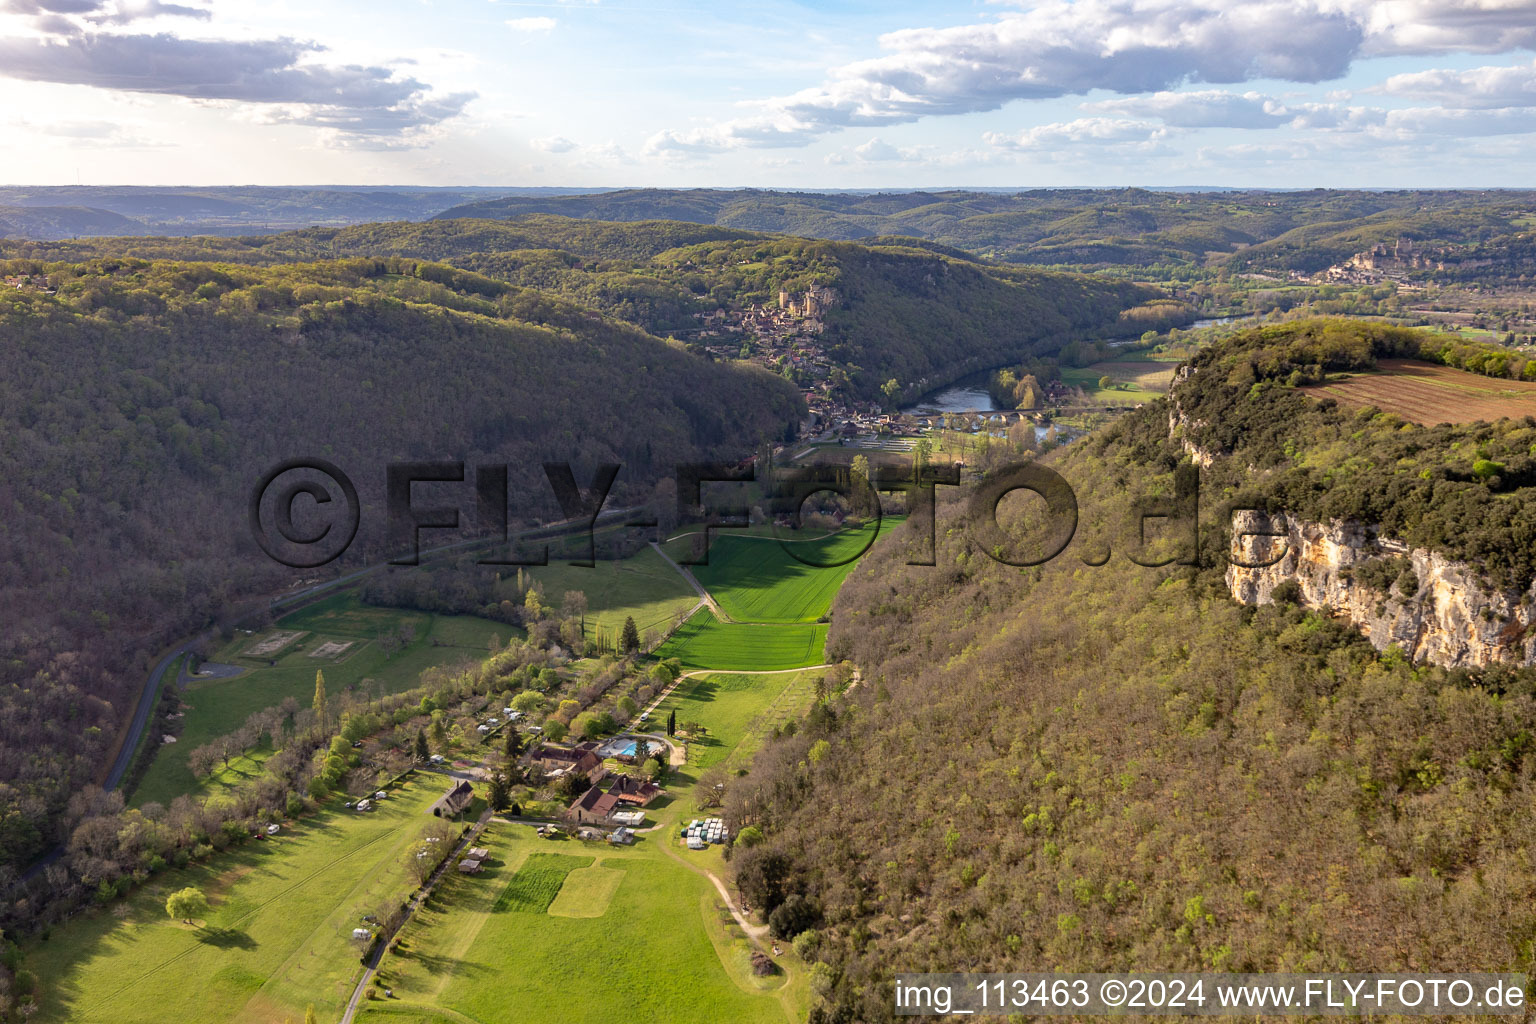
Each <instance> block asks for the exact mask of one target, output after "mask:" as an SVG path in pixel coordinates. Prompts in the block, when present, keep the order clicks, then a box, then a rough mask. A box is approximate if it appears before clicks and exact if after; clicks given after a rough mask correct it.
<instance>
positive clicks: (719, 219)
mask: <svg viewBox="0 0 1536 1024" xmlns="http://www.w3.org/2000/svg"><path fill="white" fill-rule="evenodd" d="M1533 201H1536V196H1533V194H1532V193H1529V192H1512V191H1502V192H1501V191H1492V192H1491V191H1471V190H1468V191H1432V192H1426V191H1346V190H1328V189H1314V190H1308V191H1279V192H1272V191H1263V190H1247V191H1237V190H1232V191H1201V192H1182V191H1153V190H1149V189H1139V188H1125V189H1034V190H1026V191H1019V192H1011V193H1007V192H974V191H965V190H956V191H947V192H882V193H875V194H853V193H819V192H775V191H767V190H761V189H742V190H722V189H683V190H668V189H626V190H621V191H617V192H607V193H599V194H593V195H568V196H540V197H526V196H508V197H502V198H497V199H487V200H481V201H477V202H473V203H467V204H464V205H462V206H457V207H452V208H450V209H447V210H444V211H443V212H441V213H439V214H438V215H437V216H438V217H439V218H441V219H458V218H463V217H479V218H492V219H501V218H508V217H517V216H521V215H524V214H529V213H554V214H560V215H562V216H569V217H584V218H585V217H590V218H595V219H600V220H620V221H632V220H649V219H652V218H656V217H666V218H669V219H674V220H685V221H691V222H694V223H699V224H715V225H720V226H725V227H734V228H742V229H746V230H754V231H778V232H785V233H789V234H796V235H804V236H809V237H814V238H833V239H867V238H870V237H872V236H877V235H905V236H911V237H916V238H922V239H926V240H930V241H934V242H939V243H942V244H945V245H948V246H952V247H954V248H957V249H962V250H965V251H967V252H970V253H973V254H978V255H985V256H989V257H994V258H997V259H1000V260H1006V261H1009V262H1019V263H1031V264H1037V265H1052V264H1071V265H1077V266H1115V265H1129V266H1136V267H1147V266H1153V265H1156V264H1161V263H1172V264H1194V265H1207V264H1214V265H1216V266H1222V265H1225V266H1226V267H1227V268H1228V269H1231V270H1235V271H1245V270H1247V271H1252V270H1271V271H1274V270H1278V271H1284V270H1292V269H1295V270H1307V271H1313V270H1318V269H1321V268H1322V267H1326V266H1328V265H1330V264H1331V263H1334V262H1337V261H1338V260H1341V259H1343V258H1346V257H1348V256H1349V255H1351V254H1352V253H1354V252H1357V251H1359V250H1360V249H1362V248H1369V246H1370V245H1371V244H1372V243H1374V242H1377V241H1385V240H1390V239H1395V238H1396V237H1398V236H1400V235H1401V236H1406V237H1410V238H1413V239H1415V240H1418V241H1425V242H1436V241H1451V242H1466V241H1479V240H1487V239H1488V238H1490V237H1493V236H1495V235H1515V234H1519V233H1521V232H1522V231H1524V230H1526V229H1525V228H1523V224H1524V220H1523V218H1525V217H1526V216H1527V215H1528V213H1529V211H1530V209H1531V208H1532V204H1533Z"/></svg>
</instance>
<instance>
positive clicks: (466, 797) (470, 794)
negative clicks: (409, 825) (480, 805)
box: [432, 779, 475, 818]
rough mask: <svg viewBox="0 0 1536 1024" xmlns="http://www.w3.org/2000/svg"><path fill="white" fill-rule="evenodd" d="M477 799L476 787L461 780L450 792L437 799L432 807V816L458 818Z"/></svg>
mask: <svg viewBox="0 0 1536 1024" xmlns="http://www.w3.org/2000/svg"><path fill="white" fill-rule="evenodd" d="M474 799H475V787H473V786H471V785H470V784H469V783H467V782H465V781H464V780H463V779H460V780H459V782H458V784H457V785H455V786H454V787H453V788H452V789H450V790H448V792H446V793H444V794H443V795H442V796H440V797H438V798H437V801H436V802H435V803H433V805H432V816H433V817H436V818H456V817H458V816H459V815H460V814H462V813H463V812H464V810H465V809H466V808H468V807H469V805H470V804H471V803H472V802H473V801H474Z"/></svg>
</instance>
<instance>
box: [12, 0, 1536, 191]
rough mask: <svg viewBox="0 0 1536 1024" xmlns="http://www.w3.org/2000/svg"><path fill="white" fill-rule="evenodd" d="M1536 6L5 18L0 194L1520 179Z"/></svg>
mask: <svg viewBox="0 0 1536 1024" xmlns="http://www.w3.org/2000/svg"><path fill="white" fill-rule="evenodd" d="M1533 157H1536V0H1375V2H1371V0H1258V2H1240V3H1229V2H1219V0H1072V2H1033V0H1017V2H966V0H961V2H952V3H919V2H914V0H882V2H874V0H869V2H866V0H832V2H828V3H803V4H802V3H794V2H790V0H755V2H753V3H750V4H732V3H723V2H722V3H696V2H692V0H634V2H630V0H569V2H560V0H550V2H528V3H524V2H502V0H369V2H366V3H364V2H351V0H348V2H335V0H332V2H328V0H306V2H298V0H262V2H259V3H253V2H250V0H243V2H233V0H186V2H184V3H183V2H177V3H170V2H162V0H0V183H7V184H30V185H43V184H75V183H77V182H78V183H81V184H87V185H108V184H120V185H236V184H258V185H298V184H364V185H383V184H390V185H410V184H419V185H487V186H513V185H517V186H527V185H566V186H576V185H579V186H589V187H590V186H639V185H649V186H669V187H683V186H713V187H738V186H749V185H755V186H767V187H785V188H789V187H802V188H818V187H820V188H909V187H915V188H920V187H940V186H995V187H1029V186H1064V185H1071V186H1087V185H1150V186H1158V185H1166V186H1177V185H1225V186H1233V187H1272V188H1303V187H1306V188H1310V187H1436V188H1439V187H1477V186H1489V187H1533V186H1536V173H1533V172H1532V165H1533Z"/></svg>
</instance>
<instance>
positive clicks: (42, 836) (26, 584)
mask: <svg viewBox="0 0 1536 1024" xmlns="http://www.w3.org/2000/svg"><path fill="white" fill-rule="evenodd" d="M0 256H5V257H10V258H9V259H0V278H3V279H4V280H5V281H6V287H4V288H0V334H3V336H4V337H5V339H6V342H7V344H6V349H5V354H4V360H5V371H6V372H5V374H4V375H3V381H4V383H3V384H0V427H3V432H0V438H3V439H0V447H3V450H4V453H5V456H6V460H7V464H9V465H13V466H15V467H17V468H16V470H15V471H13V472H12V474H11V475H10V476H8V477H7V479H6V480H5V481H4V482H3V483H0V495H3V496H4V498H5V499H6V503H7V507H8V508H9V509H11V512H10V514H9V516H8V518H7V522H6V526H5V529H4V531H0V558H3V564H4V569H3V570H0V607H3V608H4V611H5V615H6V620H7V622H8V623H9V625H10V627H11V628H10V629H8V630H7V633H6V636H5V638H4V641H3V644H4V652H3V654H0V686H3V689H0V712H3V714H4V726H3V727H0V808H3V811H0V865H9V866H12V867H16V866H21V865H23V864H25V863H26V862H27V861H28V860H29V859H30V858H32V857H34V856H36V855H37V854H38V853H39V852H41V851H42V850H44V849H45V848H47V847H48V846H49V845H51V844H52V843H53V842H54V841H55V840H56V839H57V838H58V837H57V835H56V834H55V830H54V829H53V827H52V826H50V825H49V824H48V821H49V820H50V818H51V817H52V818H54V819H57V816H58V812H59V810H60V809H61V807H62V805H63V802H64V800H65V799H66V797H67V795H68V793H69V792H70V790H71V789H74V788H78V787H79V786H81V785H83V784H84V783H85V782H87V781H88V780H90V779H91V778H93V777H94V775H95V773H96V772H97V771H99V769H100V768H101V764H102V760H103V757H104V755H105V754H106V753H107V752H108V751H109V750H110V749H111V748H112V746H113V744H114V743H115V741H116V739H117V737H118V735H119V729H120V726H121V725H122V723H123V721H124V715H125V714H126V713H127V712H128V711H130V710H131V708H132V705H133V701H134V699H136V697H137V690H138V686H139V685H140V684H141V683H142V680H143V675H144V672H145V670H146V669H147V666H148V664H149V659H150V654H151V652H152V651H155V650H156V649H158V648H159V647H161V646H162V645H164V644H166V643H169V642H170V641H171V640H173V639H174V638H177V637H182V636H185V635H188V634H189V633H191V632H193V631H195V630H198V629H201V628H203V627H204V626H207V625H209V624H221V625H223V626H224V627H226V628H227V626H228V625H229V623H230V622H231V621H233V619H234V618H235V617H237V616H238V615H239V614H240V609H242V608H244V607H246V606H247V605H248V602H249V601H250V600H251V599H252V598H253V597H254V596H256V595H259V594H261V593H265V592H270V591H271V590H273V589H274V588H276V587H278V586H280V585H282V584H284V583H287V582H292V580H293V579H294V574H292V573H290V572H288V571H287V570H281V571H280V569H279V567H278V566H277V565H276V564H275V563H273V562H272V561H271V560H270V559H268V558H266V557H265V556H264V555H262V554H260V552H259V551H258V550H257V548H256V545H255V543H254V542H253V540H252V539H251V535H250V529H249V527H248V526H247V524H246V518H245V515H246V507H245V502H246V500H247V498H248V492H249V489H250V488H252V487H253V486H254V485H255V483H256V481H257V480H258V479H259V478H260V476H261V474H262V473H263V472H265V471H266V470H267V469H268V468H269V467H271V466H272V465H274V464H276V463H277V462H278V461H280V460H283V459H287V458H293V457H299V456H320V457H324V458H326V459H328V460H329V461H331V462H333V463H335V464H337V465H339V466H340V467H341V468H342V469H343V470H344V471H346V472H348V473H349V474H351V475H352V477H353V479H354V481H355V483H356V484H357V487H358V491H359V495H360V504H361V506H362V510H363V514H362V516H361V531H360V534H359V539H358V541H357V542H356V543H355V544H353V546H352V547H351V549H350V550H349V551H348V553H347V555H346V556H345V558H344V559H343V560H342V561H341V562H340V563H337V565H339V566H341V567H345V566H348V565H358V564H367V563H371V562H374V561H378V560H380V559H381V558H382V557H384V555H385V554H386V553H387V554H389V555H393V554H396V553H397V551H396V549H394V548H389V547H388V545H387V544H386V537H385V529H384V516H383V515H382V509H383V507H384V483H385V480H384V472H385V466H386V465H387V464H388V463H390V462H393V461H399V460H406V459H448V460H455V461H457V460H463V461H465V462H466V463H469V464H471V465H473V464H477V463H481V462H501V463H507V464H509V473H508V492H509V495H510V504H511V520H512V523H513V524H514V525H517V524H519V523H529V522H536V521H548V520H550V519H553V518H557V517H558V509H557V508H556V506H555V503H554V501H553V495H552V493H551V490H550V487H549V484H548V483H547V481H546V480H545V478H544V475H543V471H542V469H541V466H540V464H541V463H542V462H544V461H547V460H555V461H559V460H569V461H570V462H571V463H573V464H574V465H575V466H576V469H577V474H578V478H579V479H581V480H583V481H584V480H585V479H587V476H586V474H589V473H590V472H591V471H592V470H593V468H594V467H596V466H597V465H600V464H603V463H608V462H617V463H621V464H622V465H623V467H624V469H623V472H622V473H621V474H620V477H619V480H618V482H617V483H616V485H615V487H614V490H613V492H612V495H611V497H610V503H611V505H612V506H621V505H624V504H639V503H641V502H644V501H646V500H648V499H650V498H651V497H652V495H653V491H654V487H655V484H656V482H657V481H658V480H659V479H660V478H661V477H663V476H665V475H668V474H670V473H671V472H672V471H673V469H674V467H675V466H676V465H677V464H679V463H683V462H694V461H701V460H709V459H728V460H731V461H735V460H738V459H740V458H742V457H743V456H744V455H747V454H749V453H751V452H753V451H756V450H758V448H759V447H760V446H761V445H762V444H763V443H765V442H773V441H781V440H785V439H788V438H790V437H792V436H793V435H794V433H795V431H796V429H797V426H798V423H799V422H800V420H801V419H802V418H803V417H804V409H805V407H804V403H803V400H802V398H801V396H800V394H799V393H798V392H797V390H796V387H795V386H794V385H793V384H792V383H791V382H790V381H788V380H785V379H784V378H783V377H781V376H779V375H777V374H773V373H769V372H767V371H766V370H764V369H762V368H759V367H754V366H751V365H747V364H744V363H739V362H737V361H736V360H734V359H724V360H715V359H713V358H710V357H709V356H708V354H707V353H705V352H703V351H702V350H701V349H699V348H698V347H697V346H693V347H691V346H690V344H689V343H688V342H685V341H682V340H677V339H668V338H665V337H662V335H666V334H669V333H671V331H672V330H674V329H676V330H679V331H681V330H684V329H689V330H696V327H697V324H698V323H699V321H698V320H697V319H696V318H695V314H696V313H699V312H701V311H709V310H714V309H739V308H741V307H742V306H744V305H749V304H752V303H759V302H769V301H772V302H776V301H777V295H778V291H779V289H782V288H788V289H791V290H800V289H805V288H808V287H810V286H812V285H825V286H829V287H832V288H834V289H836V290H837V292H838V294H839V295H840V300H839V302H838V303H837V304H836V306H835V308H834V309H833V310H832V311H831V312H830V313H829V314H828V315H827V325H826V333H825V339H826V343H827V350H828V351H829V353H831V354H832V357H833V358H834V359H835V360H836V361H837V362H838V363H839V364H840V365H839V366H838V373H839V374H840V376H839V378H838V380H839V382H840V383H842V384H843V385H844V386H846V388H847V389H848V390H849V391H850V392H852V393H854V394H859V395H873V394H878V389H879V385H880V384H881V383H883V382H884V381H885V380H887V379H889V378H890V377H897V378H899V379H900V381H901V382H902V383H903V384H904V385H912V386H919V385H920V384H921V382H923V381H924V379H925V378H926V379H927V380H929V381H932V380H940V379H952V378H953V377H956V376H959V375H961V374H963V373H966V372H968V371H970V370H972V369H976V368H980V367H985V366H991V365H996V364H998V363H1001V362H1005V361H1009V360H1013V359H1018V358H1020V357H1022V356H1024V355H1026V354H1030V353H1032V352H1036V351H1040V352H1045V353H1048V352H1050V351H1054V349H1055V348H1056V347H1059V346H1060V345H1062V344H1064V343H1065V342H1066V341H1067V340H1069V336H1070V335H1071V334H1073V333H1074V332H1083V333H1090V334H1100V335H1102V334H1105V333H1113V332H1115V331H1119V330H1123V329H1133V328H1134V329H1139V326H1140V323H1141V321H1140V320H1135V322H1134V323H1129V326H1127V322H1124V321H1125V315H1129V314H1130V313H1132V312H1134V311H1135V309H1136V308H1143V309H1145V308H1149V307H1146V306H1145V304H1146V303H1147V302H1148V301H1149V300H1153V299H1155V298H1156V296H1157V294H1158V293H1156V292H1155V291H1153V290H1152V289H1147V288H1141V287H1137V286H1133V285H1129V284H1121V283H1113V282H1096V281H1094V280H1092V279H1090V278H1087V277H1083V276H1080V275H1071V274H1056V273H1048V272H1039V271H1032V270H1025V269H1022V268H1013V269H1009V268H994V267H990V266H987V265H984V264H981V263H978V262H976V261H974V260H972V259H970V258H968V257H964V256H957V255H954V254H948V253H942V252H936V251H932V250H931V249H925V248H914V247H908V246H906V245H885V246H881V247H878V248H868V247H860V246H857V245H851V244H847V243H833V242H814V241H807V240H803V239H784V238H772V237H769V236H764V235H756V234H748V233H744V232H739V231H734V230H726V229H721V228H716V227H709V226H700V225H694V224H679V223H668V224H633V225H624V224H600V223H596V222H592V221H578V220H570V219H567V218H560V217H537V218H528V219H526V220H524V221H520V222H513V223H499V222H488V221H481V220H464V221H437V222H432V223H427V224H411V223H404V224H375V225H364V226H361V227H352V228H340V229H336V228H319V229H311V230H306V231H300V232H292V233H288V234H279V235H268V236H259V237H251V238H197V239H182V238H168V237H147V238H146V237H128V238H109V239H97V240H91V241H76V242H8V243H4V244H3V245H0ZM935 339H942V341H943V343H942V344H935V343H934V341H935ZM469 486H470V485H469V484H466V485H465V488H466V494H467V493H468V491H467V488H468V487H469ZM461 497H462V496H461ZM463 506H464V507H465V508H466V509H470V508H472V507H473V506H474V499H473V495H470V496H469V497H467V498H465V500H464V502H463ZM465 515H466V519H467V518H468V513H467V512H466V514H465ZM334 568H335V566H333V567H332V569H334ZM328 571H330V570H328Z"/></svg>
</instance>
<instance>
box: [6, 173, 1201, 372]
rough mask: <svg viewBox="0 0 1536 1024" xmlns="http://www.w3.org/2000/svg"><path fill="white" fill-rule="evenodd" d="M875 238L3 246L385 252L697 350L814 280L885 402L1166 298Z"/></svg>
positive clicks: (483, 226) (1111, 329) (185, 255)
mask: <svg viewBox="0 0 1536 1024" xmlns="http://www.w3.org/2000/svg"><path fill="white" fill-rule="evenodd" d="M562 201H563V200H562V199H559V198H556V199H550V200H541V202H548V203H550V204H556V205H558V204H559V203H560V202H562ZM605 209H606V207H605ZM867 241H868V242H869V243H871V244H856V243H850V242H838V241H826V240H813V239H806V238H793V237H781V236H776V235H769V234H765V233H762V232H750V231H744V230H740V229H735V228H724V227H718V226H715V225H708V224H697V223H692V222H680V221H651V220H644V221H634V222H627V223H616V222H610V221H598V220H589V219H584V218H570V217H566V216H558V215H552V214H540V213H530V214H520V215H518V216H517V217H515V218H512V219H509V220H485V219H476V218H463V219H456V220H441V219H439V220H432V221H427V222H425V223H393V224H365V225H357V226H352V227H344V228H312V229H308V230H304V231H294V232H284V233H280V234H274V235H262V236H251V237H245V238H206V239H175V238H171V239H167V238H127V239H97V240H85V241H79V242H62V243H17V244H11V245H0V253H8V254H11V255H15V256H26V257H31V258H36V259H69V260H79V259H89V258H99V257H105V256H135V257H141V258H149V259H183V260H192V259H200V260H208V259H212V260H219V261H229V262H237V263H245V264H257V265H277V264H281V263H289V262H295V261H308V260H322V259H338V258H347V257H367V258H378V257H382V256H401V257H410V258H415V259H425V260H434V261H442V262H445V263H449V264H451V265H453V266H457V267H461V268H463V269H466V270H470V271H474V272H475V273H478V274H483V275H485V276H486V277H489V278H493V279H495V280H498V281H504V282H507V283H509V284H512V285H515V286H517V287H518V288H520V289H525V290H529V291H530V292H537V293H538V294H540V295H548V294H558V295H560V296H562V297H564V298H565V299H567V300H569V301H570V302H573V303H576V304H578V305H580V306H582V307H585V308H590V309H595V310H600V311H601V312H603V313H604V314H606V315H609V316H613V317H616V318H618V319H621V320H625V321H628V322H630V323H633V324H635V325H636V326H638V327H640V328H642V329H644V330H646V331H649V332H651V333H653V334H659V335H666V334H670V333H673V332H677V333H678V335H679V337H680V338H682V339H683V340H687V341H690V342H693V343H702V342H703V341H704V339H703V338H701V337H700V336H699V328H700V326H701V325H700V322H699V320H698V319H697V318H696V316H695V314H700V313H706V312H709V311H712V310H721V309H737V310H740V309H743V308H746V307H748V306H752V305H763V306H777V304H778V295H779V292H780V290H781V289H784V290H787V291H789V292H791V293H795V292H800V291H803V290H804V289H806V288H807V287H810V286H812V285H820V286H825V287H830V288H832V289H833V290H834V291H835V292H836V293H837V295H838V296H839V298H838V300H837V301H836V302H835V303H834V304H833V308H832V309H831V311H829V313H828V314H827V316H826V318H825V320H826V333H825V335H824V336H823V337H824V339H825V341H826V343H827V347H828V354H829V355H830V356H831V357H832V358H833V360H834V361H835V362H836V363H838V364H839V367H840V373H841V378H840V379H845V380H847V381H848V382H849V385H850V387H851V388H852V390H853V391H854V393H856V394H858V395H860V396H862V397H865V398H873V397H876V396H877V395H878V394H879V389H880V387H881V385H883V384H884V383H885V382H886V381H888V380H891V379H895V380H896V381H897V383H898V385H899V386H900V387H901V388H902V389H903V391H904V393H909V394H913V395H915V394H917V393H921V392H922V391H925V390H929V389H931V388H933V387H938V386H941V385H943V384H947V383H949V382H950V381H952V380H954V379H956V378H958V377H960V376H963V375H965V374H967V373H970V372H973V371H976V370H984V369H990V368H993V367H996V366H1000V365H1002V364H1004V363H1010V362H1015V361H1017V360H1019V359H1021V358H1023V357H1025V356H1029V355H1047V354H1050V353H1053V352H1055V351H1056V350H1058V349H1060V348H1061V347H1062V346H1064V345H1066V344H1067V343H1068V342H1069V341H1070V340H1072V338H1073V337H1076V336H1085V335H1088V336H1098V337H1106V336H1116V335H1120V336H1124V335H1128V334H1139V333H1141V331H1142V330H1145V329H1146V328H1148V327H1152V326H1156V323H1154V322H1149V321H1145V320H1142V319H1134V318H1133V319H1131V320H1123V319H1122V316H1121V314H1122V313H1123V312H1124V311H1126V310H1129V309H1131V308H1132V307H1136V306H1139V305H1141V304H1143V303H1146V302H1148V301H1150V300H1153V299H1155V298H1158V297H1159V296H1160V294H1161V293H1159V292H1157V291H1156V290H1154V289H1151V288H1145V287H1139V286H1136V285H1133V284H1130V283H1128V282H1125V281H1118V280H1113V279H1109V278H1105V277H1094V276H1086V275H1082V274H1062V273H1052V272H1045V271H1040V270H1034V269H1025V268H1021V267H1008V266H1002V265H998V264H995V263H992V262H990V261H985V260H981V259H978V258H977V257H975V256H971V255H969V254H967V253H966V252H965V251H963V250H961V249H956V248H954V247H951V246H947V245H943V244H941V243H937V242H932V241H928V240H924V239H915V238H912V237H899V236H886V237H871V238H870V239H868V240H867ZM1172 322H1180V321H1178V320H1177V318H1175V320H1174V321H1172Z"/></svg>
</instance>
